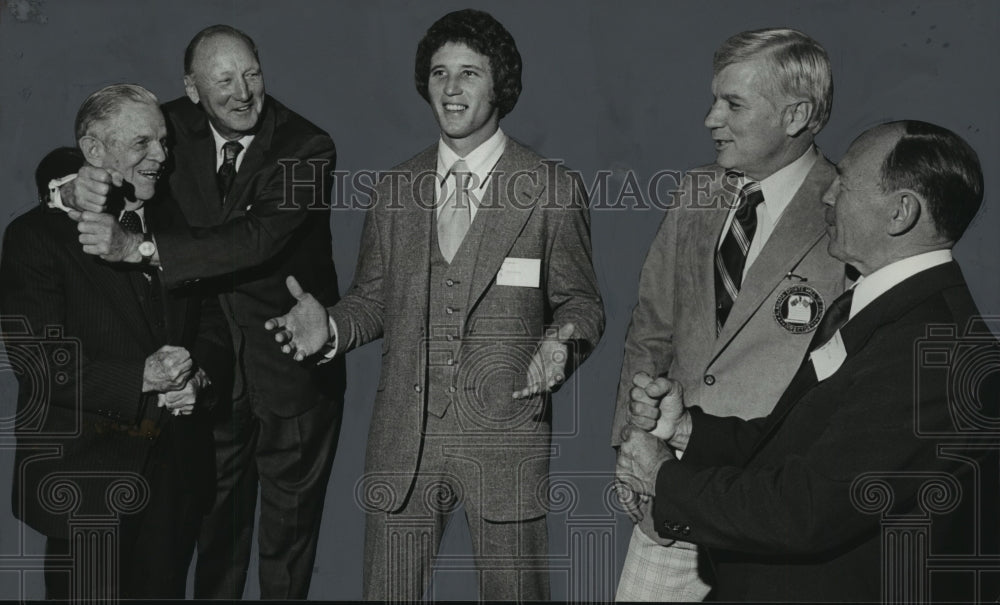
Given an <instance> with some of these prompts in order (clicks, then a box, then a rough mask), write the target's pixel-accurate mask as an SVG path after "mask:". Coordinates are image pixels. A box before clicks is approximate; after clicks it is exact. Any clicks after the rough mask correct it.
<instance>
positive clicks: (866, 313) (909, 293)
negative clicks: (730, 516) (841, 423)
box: [747, 261, 965, 461]
mask: <svg viewBox="0 0 1000 605" xmlns="http://www.w3.org/2000/svg"><path fill="white" fill-rule="evenodd" d="M964 283H965V280H964V278H963V277H962V271H961V269H959V267H958V264H957V263H955V262H954V261H952V262H950V263H945V264H944V265H939V266H937V267H933V268H931V269H928V270H926V271H921V272H920V273H917V274H916V275H913V276H911V277H909V278H907V279H905V280H904V281H902V282H901V283H899V284H896V285H895V286H893V287H892V288H890V289H889V290H888V291H886V292H885V293H883V294H882V295H881V296H879V297H878V298H877V299H876V300H874V301H872V303H871V304H869V305H868V306H866V307H865V308H864V309H862V310H861V312H860V313H858V314H857V315H856V316H854V317H853V318H852V319H851V320H850V321H848V322H847V323H846V324H844V327H843V328H841V330H840V333H841V337H842V338H843V340H844V350H845V351H846V353H847V357H846V359H845V360H844V363H845V364H846V363H847V360H849V359H850V358H851V357H853V356H854V355H855V354H857V353H858V352H859V351H861V350H862V349H864V348H865V346H866V345H867V344H868V341H869V340H871V338H872V336H873V335H874V334H875V332H877V331H878V330H879V329H880V328H881V327H882V326H884V325H887V324H890V323H892V322H894V321H896V320H897V319H898V318H899V317H900V316H902V315H903V314H904V313H906V312H908V311H909V310H910V309H912V308H914V307H916V306H917V305H919V304H921V303H923V301H924V300H926V299H927V298H928V297H929V296H931V295H933V294H935V293H937V292H940V291H942V290H944V289H946V288H950V287H954V286H958V285H961V284H964ZM835 376H836V374H835V375H834V376H832V377H830V378H829V379H828V380H834V379H835ZM818 384H819V382H818V381H817V380H816V371H815V370H814V369H813V364H812V361H811V360H810V359H809V356H808V355H806V358H805V359H804V360H803V361H802V365H801V366H799V370H798V372H796V374H795V377H794V378H793V379H792V382H791V383H790V384H789V385H788V388H787V389H786V390H785V393H784V394H783V395H782V396H781V399H779V400H778V404H777V405H776V406H775V407H774V410H773V411H772V412H771V414H770V415H769V416H768V417H767V423H766V424H765V428H764V431H763V432H762V433H761V437H760V439H759V440H758V441H757V444H756V445H755V446H754V448H753V451H752V452H751V453H750V455H749V456H748V457H747V461H749V460H750V459H751V458H753V457H754V455H756V453H757V452H759V451H760V450H761V448H763V447H764V445H766V443H767V442H768V440H769V439H770V437H771V435H773V434H774V433H775V431H777V429H778V427H780V426H781V423H782V421H784V419H785V417H786V416H788V414H789V412H791V411H792V409H794V408H795V406H796V404H798V402H799V401H801V400H802V399H803V398H804V397H805V396H806V395H807V394H808V393H809V392H810V391H811V390H812V389H814V388H815V387H816V386H817V385H818ZM831 405H837V402H836V401H833V402H831Z"/></svg>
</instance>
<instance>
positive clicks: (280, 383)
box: [155, 97, 344, 416]
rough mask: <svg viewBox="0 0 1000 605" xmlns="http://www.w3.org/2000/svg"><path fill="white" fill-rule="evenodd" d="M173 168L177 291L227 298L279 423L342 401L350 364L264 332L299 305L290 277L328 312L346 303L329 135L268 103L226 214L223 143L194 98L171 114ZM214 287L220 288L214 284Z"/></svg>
mask: <svg viewBox="0 0 1000 605" xmlns="http://www.w3.org/2000/svg"><path fill="white" fill-rule="evenodd" d="M163 111H164V114H165V115H166V117H167V123H168V129H169V131H170V136H171V143H172V145H173V147H172V152H173V153H172V154H171V161H172V162H173V163H174V165H173V167H172V170H171V172H170V181H169V185H170V191H171V194H172V198H173V199H175V200H176V202H177V203H178V204H179V205H180V208H181V211H182V212H183V214H184V217H185V218H186V220H187V224H188V225H189V227H180V228H176V229H166V230H157V231H156V232H155V236H156V243H157V246H158V248H159V253H160V260H161V264H162V277H163V281H164V283H165V284H166V285H167V286H168V287H176V286H180V285H185V284H190V283H192V282H196V281H201V282H202V283H201V284H200V286H202V287H205V288H212V289H214V290H215V291H216V292H218V293H219V294H220V299H221V302H222V305H223V308H224V310H225V311H226V315H227V317H228V318H229V319H230V322H231V326H230V327H231V330H232V332H233V338H234V346H235V347H236V350H237V351H239V352H240V354H241V355H242V360H243V369H244V370H245V371H246V372H247V373H248V374H252V375H253V376H254V385H255V388H256V389H257V394H258V395H259V400H260V401H261V402H262V403H263V404H264V405H265V406H267V407H268V408H270V411H271V412H273V413H275V414H278V415H279V416H293V415H296V414H299V413H301V412H303V411H305V410H307V409H309V408H311V407H312V406H313V405H316V404H317V403H319V402H320V401H326V400H328V399H329V398H330V397H333V396H336V397H341V396H342V394H343V389H344V380H343V367H344V366H343V362H342V361H337V362H335V363H333V364H325V365H323V366H319V367H318V368H317V367H315V366H313V365H309V364H301V363H298V362H296V361H295V360H293V359H292V357H291V356H289V355H285V354H283V353H281V351H280V349H279V347H277V346H276V345H275V343H274V336H273V335H271V334H270V333H268V332H267V331H266V330H265V329H264V322H265V321H266V320H267V319H269V318H271V317H276V316H278V315H281V314H282V313H285V312H286V311H287V310H288V309H290V308H291V307H292V306H293V305H294V304H295V299H294V298H292V296H291V295H289V294H288V290H287V288H286V287H285V278H286V277H287V276H288V275H294V276H295V277H296V278H297V279H298V280H299V283H301V284H302V286H303V287H304V288H305V289H306V290H307V291H309V292H311V293H312V294H313V295H314V296H316V298H317V299H319V300H320V301H321V302H323V303H324V304H328V305H329V304H333V303H335V302H336V301H337V298H338V290H337V274H336V271H335V270H334V267H333V252H332V248H331V243H330V213H329V204H330V188H331V182H332V181H331V180H330V179H329V178H328V177H327V174H328V172H329V171H331V170H333V168H334V163H335V156H336V153H335V150H334V146H333V141H332V140H331V139H330V137H329V136H328V135H327V134H326V133H325V132H323V131H322V130H320V129H319V128H318V127H316V126H315V125H313V124H311V123H310V122H308V121H306V120H305V119H304V118H302V117H301V116H299V115H298V114H296V113H294V112H292V111H291V110H289V109H288V108H286V107H285V106H284V105H282V104H281V103H279V102H278V101H276V100H275V99H273V98H271V97H266V99H265V102H264V112H263V115H262V117H261V120H260V125H259V127H258V130H257V133H256V137H255V138H254V140H253V143H252V144H251V145H250V147H249V148H248V149H247V151H246V156H245V157H244V159H243V163H242V164H241V165H240V169H239V171H238V172H237V174H236V180H235V182H234V184H233V188H232V190H231V191H230V194H229V196H228V197H227V199H226V204H225V206H223V205H222V204H221V202H220V200H219V194H218V190H217V187H216V181H215V142H214V140H213V138H212V132H211V129H210V127H209V124H208V119H207V117H206V116H205V112H204V111H202V109H201V108H200V107H199V106H197V105H195V104H193V103H191V101H190V100H188V99H187V97H181V98H179V99H175V100H174V101H171V102H170V103H167V104H166V105H164V106H163ZM208 278H212V279H208Z"/></svg>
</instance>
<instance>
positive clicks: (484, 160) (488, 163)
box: [434, 128, 507, 222]
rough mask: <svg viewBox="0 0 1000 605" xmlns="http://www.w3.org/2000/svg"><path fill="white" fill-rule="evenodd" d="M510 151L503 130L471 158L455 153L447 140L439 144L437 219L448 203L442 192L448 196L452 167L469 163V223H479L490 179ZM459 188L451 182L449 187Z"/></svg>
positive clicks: (494, 134)
mask: <svg viewBox="0 0 1000 605" xmlns="http://www.w3.org/2000/svg"><path fill="white" fill-rule="evenodd" d="M506 148H507V135H505V134H504V133H503V130H502V129H500V128H497V131H496V132H494V133H493V136H491V137H490V138H488V139H486V140H485V141H483V142H482V144H480V145H479V147H476V148H475V149H473V150H472V152H471V153H469V155H467V156H465V157H464V158H463V157H460V156H459V155H458V154H457V153H455V152H454V151H453V150H452V148H451V147H448V145H447V144H446V143H445V142H444V139H439V140H438V154H437V174H438V178H437V179H435V181H434V183H435V185H434V199H435V200H437V208H436V209H435V210H434V212H435V215H434V216H438V215H440V214H441V209H442V208H443V207H444V202H445V200H443V199H441V190H442V189H445V190H446V192H447V187H446V186H445V185H444V181H445V179H447V178H449V174H448V172H449V171H450V170H451V167H452V166H454V165H455V162H457V161H458V160H465V165H466V166H468V168H469V174H470V180H469V222H472V221H474V220H476V210H477V209H478V208H479V201H480V200H482V199H483V192H485V191H486V186H487V185H488V184H489V181H490V175H492V174H493V168H494V167H495V166H496V165H497V162H498V161H500V156H501V155H503V152H504V149H506ZM454 186H455V179H451V182H450V183H449V184H448V187H454Z"/></svg>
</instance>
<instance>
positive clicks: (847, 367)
mask: <svg viewBox="0 0 1000 605" xmlns="http://www.w3.org/2000/svg"><path fill="white" fill-rule="evenodd" d="M975 315H977V310H976V307H975V304H974V302H973V300H972V297H971V295H970V293H969V290H968V288H967V286H966V284H965V280H964V279H963V277H962V274H961V271H960V270H959V268H958V265H957V264H956V263H954V262H951V263H948V264H945V265H941V266H938V267H934V268H932V269H928V270H926V271H923V272H920V273H918V274H917V275H915V276H912V277H910V278H909V279H907V280H905V281H903V282H902V283H900V284H898V285H897V286H895V287H894V288H892V289H890V290H889V291H888V292H886V293H885V294H883V295H882V296H880V297H879V298H877V299H876V300H875V301H873V302H872V303H871V304H870V305H868V306H867V307H865V308H864V309H863V310H862V311H861V312H860V313H859V314H858V315H857V316H855V317H854V318H853V319H852V320H851V321H849V322H848V323H847V324H846V325H845V326H844V328H843V329H842V331H841V333H842V336H843V339H844V343H845V348H846V351H847V358H846V360H845V361H844V362H843V365H842V366H841V367H840V368H839V370H838V371H837V372H836V373H834V374H833V375H832V376H830V377H829V378H827V379H826V380H824V381H822V382H819V383H817V381H816V375H815V371H814V369H813V367H812V363H811V361H808V360H807V361H805V362H804V363H803V365H802V367H801V368H800V370H799V372H798V373H797V374H796V376H795V378H794V379H793V381H792V383H791V384H790V385H789V387H788V390H787V391H786V392H785V395H784V396H783V397H782V398H781V399H780V400H779V402H778V404H777V406H776V407H775V409H774V411H773V412H772V414H771V415H770V416H768V417H766V418H761V419H756V420H751V421H743V420H740V419H737V418H734V417H728V418H720V417H716V416H710V415H708V414H705V413H703V412H702V411H701V410H699V409H697V408H694V409H693V410H692V414H693V419H694V428H693V431H692V433H691V435H692V439H691V442H690V443H689V446H688V448H687V449H686V450H685V452H684V457H683V459H682V460H681V461H680V462H667V463H664V464H663V465H662V466H661V468H660V472H659V475H658V477H657V485H656V498H655V504H654V517H655V520H656V526H657V529H658V531H660V533H661V535H662V536H664V537H668V538H680V539H684V540H688V541H692V542H695V543H698V544H701V545H704V546H707V547H709V548H710V549H712V553H713V558H714V559H715V562H716V569H717V595H718V597H719V598H721V599H723V600H751V601H799V602H802V601H818V600H822V601H857V600H870V601H878V600H879V599H880V580H881V575H882V569H883V564H882V560H881V558H880V557H881V555H880V533H879V521H880V518H879V515H878V514H873V513H877V512H878V511H877V510H874V511H873V510H867V511H866V509H869V508H878V506H875V505H874V503H873V501H871V500H870V498H872V497H873V495H872V494H873V493H872V492H869V493H868V494H867V495H865V494H862V493H860V492H859V491H858V489H859V487H858V486H857V485H854V482H855V481H856V480H858V479H859V478H861V477H862V475H864V474H865V473H872V472H874V473H881V472H898V471H903V473H902V475H904V476H896V477H895V478H891V479H887V480H886V484H887V485H888V486H889V487H890V489H891V490H892V491H893V492H894V493H893V496H894V499H893V500H891V501H889V502H888V503H887V505H886V507H885V508H886V512H890V513H892V514H908V513H913V514H916V515H918V516H919V515H921V514H922V513H925V512H926V511H927V510H930V509H933V508H934V507H933V503H929V499H933V496H932V495H930V494H926V493H923V494H922V493H919V489H918V488H919V486H920V485H921V481H920V480H918V479H919V477H914V475H913V473H916V472H921V473H924V475H922V477H924V478H926V476H929V475H928V474H929V473H934V472H942V473H953V472H955V471H957V470H958V469H959V468H961V467H964V466H966V465H963V464H961V463H959V462H957V461H955V460H954V459H948V458H946V457H944V456H939V455H938V453H937V451H936V448H937V445H938V443H939V438H937V437H934V436H933V435H934V434H935V433H936V434H938V435H940V434H946V435H958V433H957V432H956V431H957V429H956V428H955V424H953V420H954V416H953V413H954V412H955V409H956V408H955V404H956V400H955V396H954V391H950V390H949V389H950V387H949V381H948V375H949V373H952V374H954V373H955V372H960V371H961V369H962V368H961V367H960V366H961V363H962V362H955V363H952V362H948V363H947V364H945V366H941V365H940V361H937V362H934V363H935V364H937V365H932V364H929V363H928V362H927V360H933V359H937V360H940V351H941V350H942V347H944V350H951V351H957V350H960V349H958V348H957V347H960V346H963V345H962V344H961V343H962V341H963V338H962V335H963V334H965V333H966V330H967V329H969V326H970V323H969V320H970V318H972V317H974V316H975ZM932 327H933V328H935V329H938V333H940V328H942V327H944V328H945V331H946V335H945V337H944V338H941V337H934V336H929V334H930V332H929V328H932ZM949 327H950V334H947V332H948V329H949ZM956 333H957V337H956ZM986 334H987V336H986V337H985V338H983V337H982V334H980V337H979V339H978V340H977V339H976V338H971V339H965V340H967V343H966V344H967V345H968V347H971V349H969V351H971V350H972V349H975V348H976V347H983V348H985V349H989V348H991V347H994V346H995V341H994V340H993V338H992V337H991V336H989V335H988V332H986ZM935 348H936V349H937V350H938V356H937V357H927V356H924V355H923V354H922V353H921V351H922V349H935ZM967 352H968V351H967ZM951 359H952V361H955V360H958V359H959V357H958V356H957V355H956V356H953V357H951ZM973 359H974V357H973ZM972 384H973V385H974V386H976V384H975V382H972ZM978 386H982V385H978ZM978 386H976V388H978ZM995 386H996V385H995V383H994V384H993V385H991V386H990V391H991V393H992V394H990V395H989V396H988V397H987V396H986V395H985V394H982V393H973V396H974V397H980V396H982V397H985V398H983V399H980V401H991V402H995V401H996V398H997V392H996V391H995V390H994V389H995ZM918 410H919V414H917V411H918ZM918 416H919V417H920V425H919V426H920V431H917V430H916V427H915V420H914V419H915V418H916V417H918ZM918 433H919V434H918ZM928 435H930V436H928ZM970 439H971V437H970ZM966 470H968V469H966ZM878 489H880V488H877V489H876V492H877V491H878ZM966 493H967V494H968V493H969V492H968V491H967V492H966ZM874 497H875V500H876V501H877V500H878V497H877V494H875V496H874ZM866 501H867V503H866ZM948 522H949V518H947V517H945V518H941V519H935V523H937V524H938V526H937V528H936V529H938V530H942V529H944V530H947V529H949V525H948ZM951 529H952V530H954V529H955V528H953V527H952V528H951ZM964 531H969V527H966V528H965V529H964ZM945 533H947V532H945ZM994 542H995V541H994Z"/></svg>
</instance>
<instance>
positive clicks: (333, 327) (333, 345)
mask: <svg viewBox="0 0 1000 605" xmlns="http://www.w3.org/2000/svg"><path fill="white" fill-rule="evenodd" d="M327 321H328V322H329V324H330V340H328V341H327V343H326V345H324V346H323V349H321V351H320V352H321V353H322V354H323V359H322V360H321V361H320V362H319V363H326V362H328V361H330V360H331V359H333V358H334V357H336V356H337V341H338V340H339V338H338V337H337V322H335V321H333V318H332V317H328V318H327Z"/></svg>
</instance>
